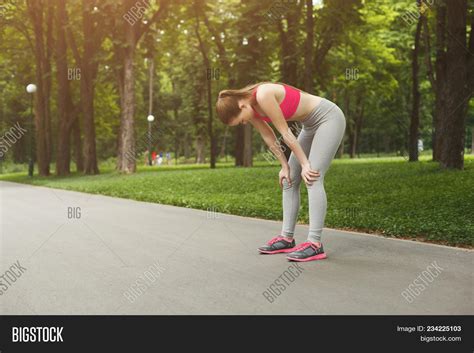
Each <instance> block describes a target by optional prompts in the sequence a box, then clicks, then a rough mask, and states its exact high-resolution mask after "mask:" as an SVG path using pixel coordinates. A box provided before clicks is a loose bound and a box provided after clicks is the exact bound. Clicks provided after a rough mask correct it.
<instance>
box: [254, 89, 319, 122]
mask: <svg viewBox="0 0 474 353" xmlns="http://www.w3.org/2000/svg"><path fill="white" fill-rule="evenodd" d="M271 85H275V87H276V90H277V92H276V94H275V98H276V99H277V102H278V104H281V102H282V101H283V100H284V99H285V88H284V87H283V86H282V85H280V84H276V83H275V84H273V83H272V84H271ZM300 92H301V96H300V102H299V104H298V108H297V109H296V112H295V113H294V114H293V115H292V117H291V118H290V119H287V120H286V121H302V120H304V119H305V118H306V117H307V116H308V114H309V113H311V112H312V111H313V109H314V108H316V107H317V106H318V104H319V102H321V100H322V98H321V97H319V96H315V95H313V94H309V93H306V92H303V91H300ZM255 109H256V110H257V112H258V113H259V114H260V115H264V113H263V112H262V111H261V109H259V108H255Z"/></svg>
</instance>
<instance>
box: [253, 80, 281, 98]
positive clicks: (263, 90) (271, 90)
mask: <svg viewBox="0 0 474 353" xmlns="http://www.w3.org/2000/svg"><path fill="white" fill-rule="evenodd" d="M285 89H286V88H285V85H284V84H281V83H273V82H263V83H261V84H259V85H258V86H257V87H255V91H254V94H255V95H257V94H258V95H259V96H264V95H267V94H276V95H279V94H282V93H284V92H285Z"/></svg>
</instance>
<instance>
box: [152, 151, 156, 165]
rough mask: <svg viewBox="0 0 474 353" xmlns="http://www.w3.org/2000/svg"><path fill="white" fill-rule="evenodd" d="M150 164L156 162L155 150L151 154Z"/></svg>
mask: <svg viewBox="0 0 474 353" xmlns="http://www.w3.org/2000/svg"><path fill="white" fill-rule="evenodd" d="M151 161H152V162H151V164H156V152H155V151H153V152H152V154H151Z"/></svg>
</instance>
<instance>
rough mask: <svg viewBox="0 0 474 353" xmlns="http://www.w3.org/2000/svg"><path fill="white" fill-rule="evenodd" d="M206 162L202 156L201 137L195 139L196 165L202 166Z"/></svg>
mask: <svg viewBox="0 0 474 353" xmlns="http://www.w3.org/2000/svg"><path fill="white" fill-rule="evenodd" d="M205 162H206V158H205V156H204V139H203V138H202V137H201V136H198V137H197V138H196V163H198V164H202V163H205Z"/></svg>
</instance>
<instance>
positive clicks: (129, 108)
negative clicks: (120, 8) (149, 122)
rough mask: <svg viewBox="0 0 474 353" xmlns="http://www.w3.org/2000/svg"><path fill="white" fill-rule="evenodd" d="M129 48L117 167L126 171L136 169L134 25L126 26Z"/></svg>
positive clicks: (127, 50) (124, 73) (126, 59)
mask: <svg viewBox="0 0 474 353" xmlns="http://www.w3.org/2000/svg"><path fill="white" fill-rule="evenodd" d="M125 28H126V35H127V48H126V49H125V51H124V52H125V53H124V58H123V59H124V61H123V62H124V67H123V90H122V92H123V96H122V114H121V120H120V146H119V155H118V158H117V169H118V170H119V171H121V172H124V173H134V172H135V171H136V161H135V158H130V156H132V155H133V156H134V155H135V137H134V113H135V75H134V67H133V57H134V53H135V43H134V33H133V27H132V26H125Z"/></svg>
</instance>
